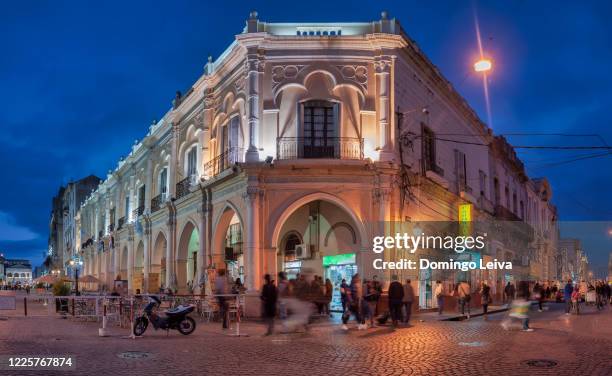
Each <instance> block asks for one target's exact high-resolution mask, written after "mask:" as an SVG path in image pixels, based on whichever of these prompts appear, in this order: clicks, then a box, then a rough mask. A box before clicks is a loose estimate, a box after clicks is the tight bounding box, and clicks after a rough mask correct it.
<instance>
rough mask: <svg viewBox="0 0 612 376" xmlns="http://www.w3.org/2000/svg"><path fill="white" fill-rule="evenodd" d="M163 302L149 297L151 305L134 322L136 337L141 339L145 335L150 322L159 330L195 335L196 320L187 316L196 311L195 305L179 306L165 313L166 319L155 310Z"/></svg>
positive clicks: (154, 297)
mask: <svg viewBox="0 0 612 376" xmlns="http://www.w3.org/2000/svg"><path fill="white" fill-rule="evenodd" d="M160 304H161V300H160V299H159V298H158V297H156V296H150V297H149V304H147V306H146V307H145V308H144V310H143V313H142V315H141V316H139V317H137V318H136V319H135V320H134V335H135V336H137V337H140V336H141V335H143V334H144V332H145V331H146V330H147V327H148V326H149V322H150V323H151V324H153V328H155V330H157V329H165V330H170V329H176V330H178V331H179V332H180V333H181V334H183V335H189V334H191V333H193V331H194V330H195V328H196V323H195V320H194V319H192V318H191V317H189V316H187V315H188V314H190V313H191V312H193V310H194V306H193V305H188V306H183V305H179V306H178V307H176V308H172V309H169V310H167V311H164V314H165V315H166V316H165V317H161V316H159V315H158V314H157V313H156V312H155V311H154V309H155V308H156V307H159V306H160Z"/></svg>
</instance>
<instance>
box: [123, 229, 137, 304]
mask: <svg viewBox="0 0 612 376" xmlns="http://www.w3.org/2000/svg"><path fill="white" fill-rule="evenodd" d="M127 250H128V254H127V274H128V275H127V280H128V292H129V293H130V294H133V293H134V281H133V278H134V227H133V226H130V227H128V239H127ZM121 277H122V278H123V276H121Z"/></svg>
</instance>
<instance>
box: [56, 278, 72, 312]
mask: <svg viewBox="0 0 612 376" xmlns="http://www.w3.org/2000/svg"><path fill="white" fill-rule="evenodd" d="M69 294H70V287H69V286H68V285H67V284H65V283H64V282H62V281H57V282H55V283H54V284H53V296H67V295H69ZM55 312H68V298H59V299H55Z"/></svg>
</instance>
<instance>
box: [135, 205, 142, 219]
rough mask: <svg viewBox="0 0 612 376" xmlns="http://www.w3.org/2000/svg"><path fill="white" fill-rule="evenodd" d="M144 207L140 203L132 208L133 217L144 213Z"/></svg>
mask: <svg viewBox="0 0 612 376" xmlns="http://www.w3.org/2000/svg"><path fill="white" fill-rule="evenodd" d="M144 209H145V207H144V205H141V206H139V207H137V208H136V209H134V210H132V217H133V218H138V217H140V216H141V215H142V214H143V213H144Z"/></svg>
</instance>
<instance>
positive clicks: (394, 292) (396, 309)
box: [389, 275, 404, 329]
mask: <svg viewBox="0 0 612 376" xmlns="http://www.w3.org/2000/svg"><path fill="white" fill-rule="evenodd" d="M403 298H404V287H403V286H402V284H401V283H400V282H398V281H397V275H393V276H392V277H391V284H390V285H389V313H390V314H391V320H392V325H393V328H394V329H395V328H396V327H397V323H398V322H399V320H401V318H402V303H403Z"/></svg>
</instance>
